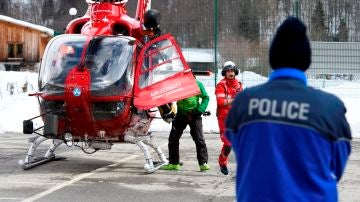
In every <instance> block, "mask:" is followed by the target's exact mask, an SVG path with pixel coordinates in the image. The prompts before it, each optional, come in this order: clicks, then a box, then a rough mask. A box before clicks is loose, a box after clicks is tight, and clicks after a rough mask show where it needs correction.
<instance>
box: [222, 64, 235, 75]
mask: <svg viewBox="0 0 360 202" xmlns="http://www.w3.org/2000/svg"><path fill="white" fill-rule="evenodd" d="M230 69H232V70H234V71H235V75H238V74H239V70H238V68H237V67H236V66H235V63H234V62H233V61H226V62H225V63H224V65H223V69H222V71H221V75H222V76H225V75H226V71H227V70H230Z"/></svg>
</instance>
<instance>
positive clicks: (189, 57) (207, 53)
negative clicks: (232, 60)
mask: <svg viewBox="0 0 360 202" xmlns="http://www.w3.org/2000/svg"><path fill="white" fill-rule="evenodd" d="M182 53H183V55H184V57H185V60H186V61H187V62H215V57H214V56H215V51H214V49H208V48H182ZM217 55H218V57H217V60H218V62H219V61H220V60H221V56H220V54H219V52H218V53H217Z"/></svg>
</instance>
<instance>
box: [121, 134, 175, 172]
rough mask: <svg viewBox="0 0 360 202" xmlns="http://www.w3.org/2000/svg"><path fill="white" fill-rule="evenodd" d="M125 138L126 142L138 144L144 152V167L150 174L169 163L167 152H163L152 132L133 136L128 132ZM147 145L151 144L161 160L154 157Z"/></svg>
mask: <svg viewBox="0 0 360 202" xmlns="http://www.w3.org/2000/svg"><path fill="white" fill-rule="evenodd" d="M124 140H125V141H126V142H131V143H134V144H136V145H137V146H138V147H139V148H140V149H141V151H142V152H143V153H144V157H145V164H144V169H145V172H146V173H149V174H150V173H153V172H155V171H157V170H158V169H159V168H160V167H161V166H163V165H166V164H168V162H169V161H168V160H167V158H166V157H165V154H164V153H163V152H162V150H161V148H160V147H159V146H158V145H157V143H156V142H155V140H154V139H153V136H152V135H151V134H149V135H144V136H133V135H129V134H126V135H125V136H124ZM146 145H148V146H150V147H151V148H153V149H154V150H155V152H156V153H157V155H158V157H159V160H160V161H154V160H153V159H152V157H151V154H150V152H149V149H148V147H147V146H146Z"/></svg>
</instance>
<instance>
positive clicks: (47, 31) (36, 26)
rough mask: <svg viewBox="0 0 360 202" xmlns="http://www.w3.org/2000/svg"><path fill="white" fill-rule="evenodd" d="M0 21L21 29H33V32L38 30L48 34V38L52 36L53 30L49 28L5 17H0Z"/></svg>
mask: <svg viewBox="0 0 360 202" xmlns="http://www.w3.org/2000/svg"><path fill="white" fill-rule="evenodd" d="M0 21H5V22H9V23H12V24H16V25H19V26H22V27H28V28H30V29H34V30H38V31H40V32H43V33H46V34H48V35H50V36H54V30H53V29H50V28H47V27H44V26H40V25H36V24H32V23H29V22H25V21H22V20H17V19H15V18H11V17H8V16H5V15H0Z"/></svg>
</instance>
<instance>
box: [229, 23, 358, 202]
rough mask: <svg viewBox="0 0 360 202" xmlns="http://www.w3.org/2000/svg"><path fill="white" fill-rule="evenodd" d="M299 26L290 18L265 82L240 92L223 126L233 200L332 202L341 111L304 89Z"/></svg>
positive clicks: (341, 140) (342, 129) (344, 154)
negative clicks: (231, 157)
mask: <svg viewBox="0 0 360 202" xmlns="http://www.w3.org/2000/svg"><path fill="white" fill-rule="evenodd" d="M310 63H311V49H310V43H309V40H308V37H307V35H306V27H305V25H304V24H303V23H302V22H301V21H300V20H299V19H297V18H295V17H288V18H287V19H286V20H285V21H284V22H283V23H282V24H281V26H280V27H279V28H278V30H277V33H276V35H275V37H274V39H273V41H272V44H271V47H270V65H271V67H272V68H273V70H274V71H273V72H272V74H271V75H270V79H269V81H268V82H267V83H265V84H263V85H259V86H256V87H252V88H247V89H245V90H244V91H243V92H241V93H239V94H238V95H237V97H236V99H235V101H234V103H233V105H232V107H231V109H230V112H229V114H228V117H227V120H226V136H227V137H228V139H229V140H230V141H231V144H232V146H233V149H234V151H235V152H234V153H235V156H236V161H237V173H236V196H237V200H238V201H277V202H279V201H317V202H318V201H337V200H338V194H337V188H336V185H337V182H339V180H340V179H341V176H342V174H343V172H344V168H345V165H346V162H347V160H348V157H349V155H350V151H351V145H350V141H351V138H352V137H351V132H350V128H349V124H348V122H347V120H346V118H345V113H346V108H345V106H344V104H343V102H342V101H341V100H340V99H339V98H337V97H336V96H334V95H332V94H329V93H325V92H322V91H320V90H317V89H314V88H311V87H308V86H307V81H306V76H305V74H304V72H305V71H306V70H307V69H308V68H309V66H310Z"/></svg>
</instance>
